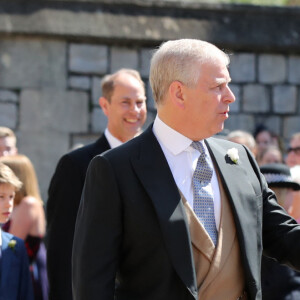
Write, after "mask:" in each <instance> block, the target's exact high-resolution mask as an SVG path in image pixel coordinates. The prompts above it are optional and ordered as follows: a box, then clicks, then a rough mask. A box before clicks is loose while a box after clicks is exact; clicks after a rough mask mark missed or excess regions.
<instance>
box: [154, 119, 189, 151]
mask: <svg viewBox="0 0 300 300" xmlns="http://www.w3.org/2000/svg"><path fill="white" fill-rule="evenodd" d="M153 132H154V134H155V136H156V138H157V139H158V141H159V142H160V143H161V144H163V145H164V146H165V147H166V148H167V149H168V150H169V151H170V152H171V153H172V154H173V155H177V154H179V153H181V152H182V151H185V150H187V149H188V148H189V146H190V145H191V143H192V140H191V139H189V138H187V137H186V136H184V135H182V134H181V133H179V132H178V131H176V130H174V129H173V128H171V127H170V126H168V125H167V124H166V123H164V122H163V121H162V120H161V119H160V118H159V116H158V115H157V116H156V118H155V121H154V124H153Z"/></svg>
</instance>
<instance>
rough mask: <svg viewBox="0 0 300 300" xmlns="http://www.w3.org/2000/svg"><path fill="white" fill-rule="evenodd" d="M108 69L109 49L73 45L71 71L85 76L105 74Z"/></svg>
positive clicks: (71, 47) (70, 53)
mask: <svg viewBox="0 0 300 300" xmlns="http://www.w3.org/2000/svg"><path fill="white" fill-rule="evenodd" d="M107 69H108V47H107V46H104V45H88V44H71V45H70V46H69V71H70V72H76V73H83V74H105V73H107Z"/></svg>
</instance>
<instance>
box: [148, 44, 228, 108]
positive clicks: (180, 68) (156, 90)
mask: <svg viewBox="0 0 300 300" xmlns="http://www.w3.org/2000/svg"><path fill="white" fill-rule="evenodd" d="M216 58H222V59H224V62H225V64H226V66H228V65H229V56H228V55H227V54H226V53H224V52H223V51H222V50H220V49H219V48H217V47H216V46H215V45H213V44H211V43H208V42H205V41H201V40H196V39H180V40H175V41H168V42H165V43H163V44H162V45H161V46H160V47H159V49H158V50H157V51H156V52H155V53H154V55H153V56H152V59H151V65H150V78H149V80H150V84H151V88H152V94H153V97H154V100H155V102H156V103H157V104H159V103H162V102H163V98H164V96H165V94H166V92H167V90H168V88H169V86H170V84H171V83H172V82H173V81H180V82H181V83H183V84H185V85H187V86H188V87H194V86H195V85H196V84H197V82H198V80H199V77H200V73H201V65H202V64H204V63H206V62H209V61H213V60H215V59H216Z"/></svg>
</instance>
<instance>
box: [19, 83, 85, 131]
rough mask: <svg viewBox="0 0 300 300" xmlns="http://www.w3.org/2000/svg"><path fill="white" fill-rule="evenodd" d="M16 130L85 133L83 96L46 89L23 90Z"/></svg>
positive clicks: (75, 92) (82, 94) (81, 94)
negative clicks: (18, 125)
mask: <svg viewBox="0 0 300 300" xmlns="http://www.w3.org/2000/svg"><path fill="white" fill-rule="evenodd" d="M32 120H34V122H33V121H32ZM20 129H21V130H31V131H32V132H41V131H43V130H46V131H47V132H48V131H58V132H64V133H69V132H86V131H87V129H88V95H87V93H85V92H81V91H65V90H57V89H50V88H48V89H43V90H23V91H22V92H21V95H20Z"/></svg>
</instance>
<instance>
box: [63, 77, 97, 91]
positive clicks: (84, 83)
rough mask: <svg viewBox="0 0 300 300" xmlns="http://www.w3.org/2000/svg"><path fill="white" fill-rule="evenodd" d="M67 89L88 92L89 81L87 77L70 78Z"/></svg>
mask: <svg viewBox="0 0 300 300" xmlns="http://www.w3.org/2000/svg"><path fill="white" fill-rule="evenodd" d="M68 81H69V84H68V85H69V88H71V89H76V90H89V89H90V87H91V80H90V78H89V77H87V76H70V77H69V80H68Z"/></svg>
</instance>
